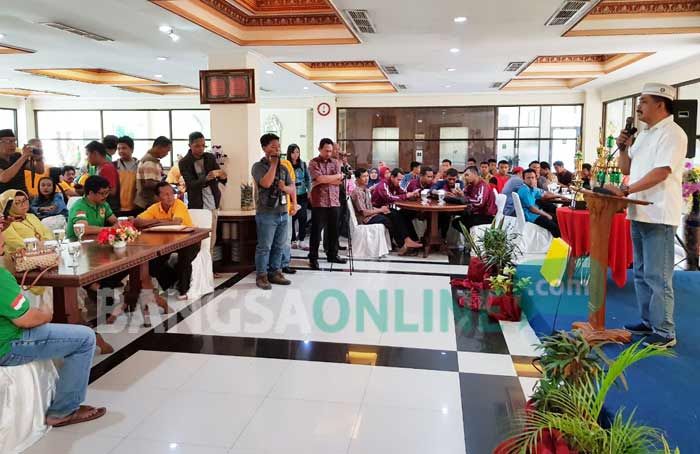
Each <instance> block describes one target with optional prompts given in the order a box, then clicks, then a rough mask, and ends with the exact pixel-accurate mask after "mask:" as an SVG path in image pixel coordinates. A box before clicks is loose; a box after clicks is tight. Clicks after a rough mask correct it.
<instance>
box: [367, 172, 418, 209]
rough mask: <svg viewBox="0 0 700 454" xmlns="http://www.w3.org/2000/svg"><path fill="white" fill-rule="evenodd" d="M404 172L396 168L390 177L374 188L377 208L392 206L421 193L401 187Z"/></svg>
mask: <svg viewBox="0 0 700 454" xmlns="http://www.w3.org/2000/svg"><path fill="white" fill-rule="evenodd" d="M402 179H403V172H401V169H398V168H397V169H394V170H392V171H391V173H390V174H389V178H388V179H386V180H384V181H381V182H380V183H379V184H378V185H376V186H375V187H374V188H373V189H372V204H373V205H374V206H375V207H376V208H380V207H383V206H390V205H392V204H393V203H394V202H396V201H398V200H410V199H415V198H417V197H418V196H419V195H420V191H417V190H416V191H413V192H406V191H405V190H403V189H401V180H402Z"/></svg>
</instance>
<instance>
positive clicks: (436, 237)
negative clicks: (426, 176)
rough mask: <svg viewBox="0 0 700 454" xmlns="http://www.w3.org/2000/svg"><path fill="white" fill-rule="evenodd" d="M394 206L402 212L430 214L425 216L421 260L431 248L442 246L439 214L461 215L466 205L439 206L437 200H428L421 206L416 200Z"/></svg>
mask: <svg viewBox="0 0 700 454" xmlns="http://www.w3.org/2000/svg"><path fill="white" fill-rule="evenodd" d="M395 205H396V206H397V207H399V208H401V209H402V210H411V211H415V212H418V213H430V216H426V219H427V222H428V227H427V228H426V229H425V234H424V235H423V238H422V240H421V241H422V243H423V246H424V249H423V258H425V257H427V256H428V254H430V250H431V248H432V247H433V246H438V247H440V245H442V237H441V236H440V231H439V229H438V215H439V214H440V213H462V212H463V211H464V209H465V208H466V207H467V205H452V204H449V203H446V204H444V205H440V204H439V203H438V202H437V200H428V203H427V205H423V204H422V203H421V202H420V201H418V200H402V201H399V202H396V203H395Z"/></svg>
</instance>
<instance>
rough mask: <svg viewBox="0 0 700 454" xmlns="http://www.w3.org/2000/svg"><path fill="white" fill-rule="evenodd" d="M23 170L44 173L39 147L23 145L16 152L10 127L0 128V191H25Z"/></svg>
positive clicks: (14, 137)
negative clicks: (19, 150)
mask: <svg viewBox="0 0 700 454" xmlns="http://www.w3.org/2000/svg"><path fill="white" fill-rule="evenodd" d="M24 170H29V171H33V172H34V173H35V174H43V173H44V159H43V156H42V152H41V149H35V148H33V147H32V146H31V145H25V146H24V147H23V148H22V152H21V153H18V152H17V137H16V136H15V133H14V132H13V131H12V130H11V129H2V130H0V193H2V192H5V191H6V190H8V189H17V190H20V191H24V192H27V185H26V182H25V178H24Z"/></svg>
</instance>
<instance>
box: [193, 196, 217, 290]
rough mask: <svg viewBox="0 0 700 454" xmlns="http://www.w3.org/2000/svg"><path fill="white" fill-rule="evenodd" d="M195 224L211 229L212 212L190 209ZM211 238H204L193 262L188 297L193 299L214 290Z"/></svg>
mask: <svg viewBox="0 0 700 454" xmlns="http://www.w3.org/2000/svg"><path fill="white" fill-rule="evenodd" d="M189 212H190V217H191V218H192V222H193V223H194V225H195V226H197V227H200V228H203V229H210V228H211V222H212V214H211V211H209V210H194V209H192V210H189ZM210 238H211V237H209V238H206V239H204V240H202V244H201V247H200V249H199V254H197V257H195V259H194V261H193V262H192V283H191V285H190V291H189V292H187V299H188V300H190V301H192V300H195V299H197V298H199V297H201V296H203V295H206V294H208V293H211V292H213V291H214V269H213V266H214V264H213V261H212V258H211V252H210V248H209V244H210V241H211V240H210Z"/></svg>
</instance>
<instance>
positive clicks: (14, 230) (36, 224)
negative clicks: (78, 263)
mask: <svg viewBox="0 0 700 454" xmlns="http://www.w3.org/2000/svg"><path fill="white" fill-rule="evenodd" d="M3 236H4V237H5V252H7V253H9V254H12V253H14V252H15V251H17V249H22V248H23V247H24V239H25V238H36V239H38V240H44V241H45V240H52V239H53V233H52V232H51V230H49V228H48V227H46V226H45V225H44V224H42V223H41V221H40V220H39V218H38V217H36V216H34V215H33V214H31V213H27V215H26V217H25V218H24V221H14V222H11V223H10V225H9V226H8V227H7V229H5V231H4V232H3Z"/></svg>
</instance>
